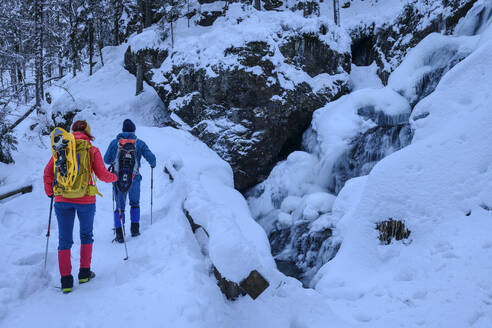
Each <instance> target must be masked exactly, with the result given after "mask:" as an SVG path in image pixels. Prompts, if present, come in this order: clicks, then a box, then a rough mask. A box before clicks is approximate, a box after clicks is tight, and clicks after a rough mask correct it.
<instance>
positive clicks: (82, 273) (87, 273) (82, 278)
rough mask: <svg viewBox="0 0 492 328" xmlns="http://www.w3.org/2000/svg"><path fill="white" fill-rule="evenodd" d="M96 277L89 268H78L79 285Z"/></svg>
mask: <svg viewBox="0 0 492 328" xmlns="http://www.w3.org/2000/svg"><path fill="white" fill-rule="evenodd" d="M95 277H96V274H95V273H94V272H92V271H91V269H90V268H80V270H79V284H85V283H86V282H89V280H91V279H93V278H95Z"/></svg>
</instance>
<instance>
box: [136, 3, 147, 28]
mask: <svg viewBox="0 0 492 328" xmlns="http://www.w3.org/2000/svg"><path fill="white" fill-rule="evenodd" d="M137 4H138V8H139V11H138V15H139V16H140V23H139V24H138V30H137V33H138V34H140V33H142V31H143V28H144V24H145V5H144V0H137Z"/></svg>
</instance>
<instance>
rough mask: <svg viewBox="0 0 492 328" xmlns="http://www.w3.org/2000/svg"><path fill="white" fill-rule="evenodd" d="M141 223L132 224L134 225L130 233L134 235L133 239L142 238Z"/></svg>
mask: <svg viewBox="0 0 492 328" xmlns="http://www.w3.org/2000/svg"><path fill="white" fill-rule="evenodd" d="M139 229H140V223H138V222H132V225H131V227H130V231H131V233H132V237H137V236H140V231H139Z"/></svg>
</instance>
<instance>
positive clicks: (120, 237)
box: [113, 227, 124, 244]
mask: <svg viewBox="0 0 492 328" xmlns="http://www.w3.org/2000/svg"><path fill="white" fill-rule="evenodd" d="M114 232H115V233H116V237H114V240H113V241H116V242H118V243H120V244H122V243H123V242H124V240H123V228H122V227H119V228H116V229H114Z"/></svg>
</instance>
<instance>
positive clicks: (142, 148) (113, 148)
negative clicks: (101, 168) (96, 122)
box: [104, 132, 156, 167]
mask: <svg viewBox="0 0 492 328" xmlns="http://www.w3.org/2000/svg"><path fill="white" fill-rule="evenodd" d="M119 139H137V136H136V135H135V134H134V133H132V132H122V133H120V134H118V135H117V136H116V139H114V140H113V141H111V143H110V144H109V147H108V150H106V154H104V162H105V163H106V164H113V162H114V161H115V160H116V154H117V153H118V140H119ZM135 148H136V149H137V164H138V167H140V161H141V159H142V156H143V157H144V158H145V159H146V160H147V162H149V164H150V166H151V167H155V165H156V160H155V155H154V154H153V153H152V152H151V151H150V149H149V147H148V146H147V144H146V143H145V142H143V141H142V140H140V139H137V143H136V145H135Z"/></svg>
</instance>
